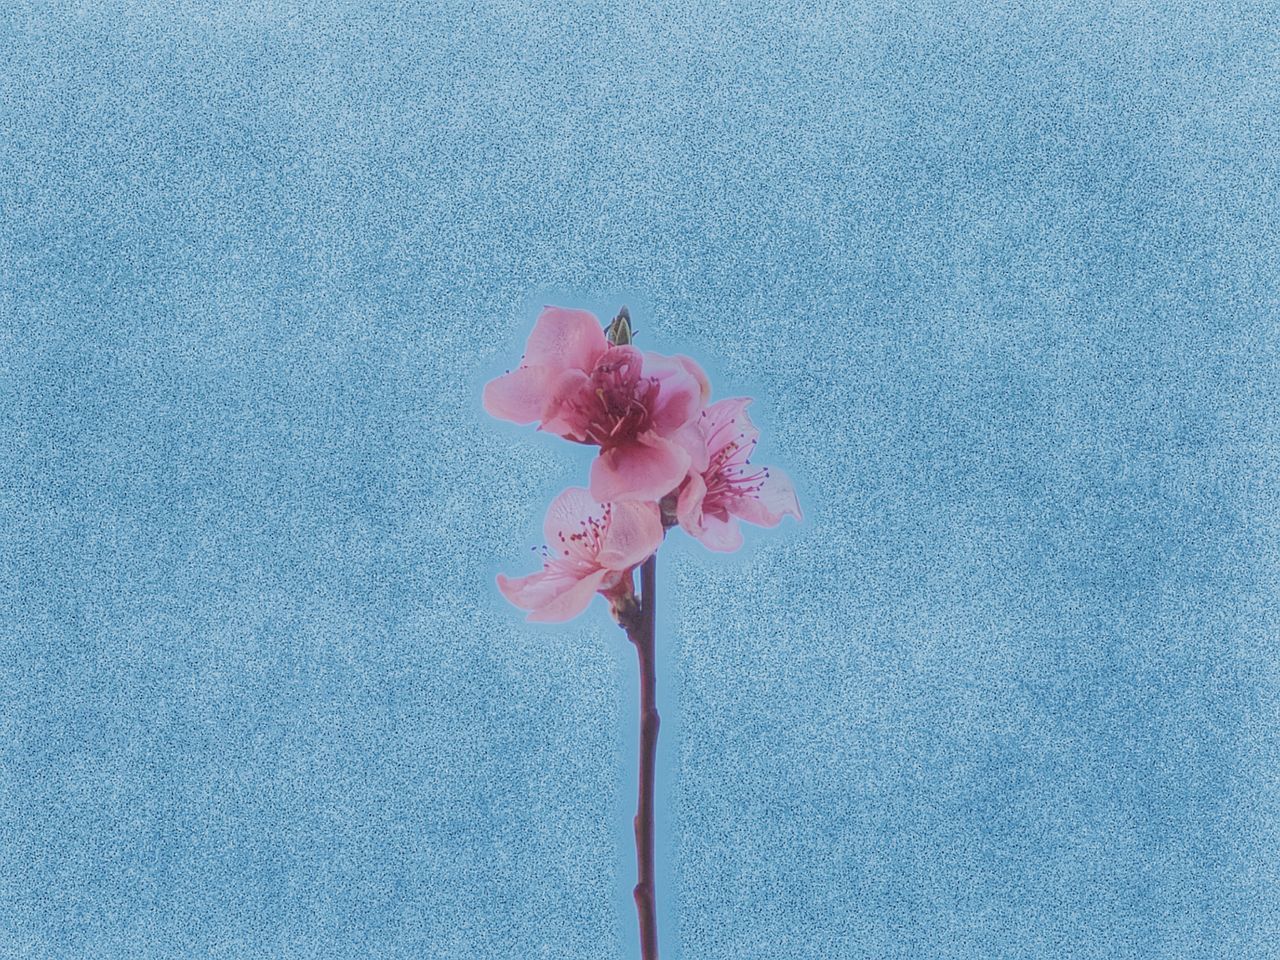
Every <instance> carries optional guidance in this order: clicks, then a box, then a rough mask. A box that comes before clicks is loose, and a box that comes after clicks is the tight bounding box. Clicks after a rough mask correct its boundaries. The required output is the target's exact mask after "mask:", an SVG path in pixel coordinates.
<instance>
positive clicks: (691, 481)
mask: <svg viewBox="0 0 1280 960" xmlns="http://www.w3.org/2000/svg"><path fill="white" fill-rule="evenodd" d="M706 495H707V484H706V481H705V480H703V479H702V475H701V474H699V473H690V474H689V477H688V479H687V480H685V482H684V485H683V486H682V487H681V488H680V496H679V497H678V498H677V499H676V519H678V520H679V521H680V526H681V527H682V528H683V529H684V531H685V532H686V533H687V534H689V536H691V537H696V536H698V534H699V533H701V532H702V501H703V498H705V497H706Z"/></svg>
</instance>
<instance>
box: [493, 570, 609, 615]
mask: <svg viewBox="0 0 1280 960" xmlns="http://www.w3.org/2000/svg"><path fill="white" fill-rule="evenodd" d="M607 573H608V571H607V570H595V571H594V572H592V573H590V574H588V575H587V576H585V577H583V578H581V579H576V578H574V577H567V576H563V575H560V574H558V573H549V572H547V571H545V570H544V571H542V572H541V573H531V574H529V576H527V577H517V578H515V579H511V578H509V577H506V576H504V575H503V574H498V589H499V590H501V591H502V595H503V596H505V597H506V598H507V599H508V600H510V601H511V602H512V603H513V604H515V605H516V606H517V607H520V608H521V609H524V610H529V611H532V612H531V613H530V614H529V616H528V618H527V619H529V620H531V621H534V622H537V623H560V622H562V621H565V620H570V619H572V618H573V617H576V616H577V615H578V614H580V613H581V612H582V611H583V610H585V609H587V605H588V604H589V603H591V597H592V596H593V595H594V594H595V592H596V589H597V588H598V587H599V586H600V583H601V581H603V580H604V578H605V576H606V575H607Z"/></svg>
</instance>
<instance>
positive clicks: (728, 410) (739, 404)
mask: <svg viewBox="0 0 1280 960" xmlns="http://www.w3.org/2000/svg"><path fill="white" fill-rule="evenodd" d="M750 402H751V398H750V397H730V398H728V399H726V400H717V401H716V402H715V403H713V404H712V405H711V406H709V407H707V409H706V410H705V411H704V412H703V416H702V421H701V426H702V433H703V435H704V436H705V437H706V438H707V449H708V450H709V451H711V455H712V456H715V454H716V453H717V452H718V451H720V450H723V449H724V448H725V447H726V446H727V445H728V444H730V443H732V442H734V441H737V443H738V444H739V446H746V445H747V444H749V443H752V442H753V441H754V440H756V439H757V438H758V437H759V436H760V431H759V430H758V429H756V425H755V424H753V423H752V422H751V418H750V417H749V416H747V404H749V403H750Z"/></svg>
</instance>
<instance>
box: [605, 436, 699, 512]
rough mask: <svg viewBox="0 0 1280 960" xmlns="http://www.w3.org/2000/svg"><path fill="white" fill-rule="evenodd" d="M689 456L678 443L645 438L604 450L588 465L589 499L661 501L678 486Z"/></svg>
mask: <svg viewBox="0 0 1280 960" xmlns="http://www.w3.org/2000/svg"><path fill="white" fill-rule="evenodd" d="M688 469H689V453H688V451H686V450H685V449H684V448H683V447H682V446H680V445H679V444H677V443H672V442H671V441H670V440H664V439H663V438H662V437H659V436H656V435H653V434H646V435H642V436H640V437H638V438H637V439H636V440H634V441H632V442H630V443H626V444H622V445H621V446H617V447H614V448H613V449H611V450H606V451H604V452H602V453H601V454H600V456H598V457H596V459H595V461H594V462H593V463H592V464H591V495H592V496H593V497H595V498H596V499H597V500H601V501H610V500H611V501H615V502H617V501H622V500H661V499H662V498H663V497H664V496H666V495H667V494H668V493H670V492H671V491H672V490H674V489H675V488H676V487H678V486H679V485H680V481H681V480H683V479H684V477H685V473H686V472H687V471H688Z"/></svg>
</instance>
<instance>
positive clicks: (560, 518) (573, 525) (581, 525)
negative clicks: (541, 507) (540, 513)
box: [542, 487, 605, 564]
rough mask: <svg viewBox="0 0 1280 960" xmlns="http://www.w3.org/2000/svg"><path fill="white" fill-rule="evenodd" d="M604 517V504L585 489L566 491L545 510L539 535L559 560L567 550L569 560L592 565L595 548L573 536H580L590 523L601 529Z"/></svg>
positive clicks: (577, 488) (573, 488) (557, 496)
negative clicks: (597, 525) (544, 517)
mask: <svg viewBox="0 0 1280 960" xmlns="http://www.w3.org/2000/svg"><path fill="white" fill-rule="evenodd" d="M604 515H605V508H604V504H602V503H599V502H597V501H596V498H595V497H593V496H591V494H590V493H588V492H587V491H586V490H585V489H584V488H582V487H569V488H568V489H567V490H563V491H561V492H560V493H559V494H557V495H556V498H555V499H554V500H552V501H551V505H550V506H549V507H547V516H546V519H544V520H543V521H542V535H543V536H544V537H546V538H547V548H548V549H549V550H551V551H553V552H554V553H555V554H557V555H561V556H562V555H563V553H564V551H565V550H566V549H567V550H569V551H570V556H574V557H577V558H579V559H582V560H587V561H589V562H591V563H592V564H594V563H595V560H596V552H597V550H596V545H595V544H594V543H591V542H589V538H587V540H584V539H583V538H579V539H577V540H574V539H573V536H574V535H575V534H580V533H582V532H583V531H584V530H585V529H587V527H588V526H589V525H590V524H591V522H592V521H593V520H594V521H595V522H596V523H597V524H601V525H603V521H604Z"/></svg>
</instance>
